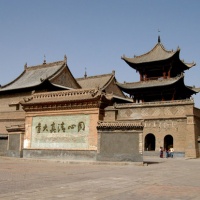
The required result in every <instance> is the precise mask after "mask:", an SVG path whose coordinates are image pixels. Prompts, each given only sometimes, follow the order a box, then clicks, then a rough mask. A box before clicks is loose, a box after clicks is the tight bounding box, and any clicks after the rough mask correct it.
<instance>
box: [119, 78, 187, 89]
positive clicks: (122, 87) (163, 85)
mask: <svg viewBox="0 0 200 200" xmlns="http://www.w3.org/2000/svg"><path fill="white" fill-rule="evenodd" d="M181 79H183V76H180V77H177V78H176V79H174V81H171V82H169V83H168V84H167V83H166V84H162V85H161V84H160V85H159V84H157V85H150V84H149V81H146V82H145V83H146V84H145V85H144V86H143V87H141V86H138V87H137V86H135V87H131V86H130V84H132V83H124V84H123V83H118V82H117V83H116V84H117V85H118V86H119V87H120V88H121V89H122V90H123V89H124V90H133V89H143V88H155V87H165V86H169V85H173V84H176V83H177V82H178V81H180V80H181ZM154 82H156V81H155V80H154ZM157 82H158V83H159V80H158V81H157ZM166 82H167V81H166ZM139 83H140V82H139ZM142 83H144V81H141V84H142ZM133 84H134V83H133ZM128 85H129V86H128Z"/></svg>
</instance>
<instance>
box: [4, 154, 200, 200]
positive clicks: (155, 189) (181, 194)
mask: <svg viewBox="0 0 200 200" xmlns="http://www.w3.org/2000/svg"><path fill="white" fill-rule="evenodd" d="M144 161H145V164H144V165H136V164H135V163H98V162H96V163H93V162H66V161H62V160H39V159H32V160H31V159H22V158H6V157H0V200H35V199H37V200H44V199H48V200H55V199H56V200H59V199H65V200H77V199H80V200H92V199H97V200H100V199H106V200H118V199H119V200H122V199H123V200H134V199H135V200H138V199H140V200H146V199H148V200H160V199H162V200H190V199H192V200H199V199H200V173H199V171H200V159H184V158H173V159H172V158H168V159H166V158H163V159H161V158H157V157H145V158H144Z"/></svg>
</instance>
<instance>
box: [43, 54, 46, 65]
mask: <svg viewBox="0 0 200 200" xmlns="http://www.w3.org/2000/svg"><path fill="white" fill-rule="evenodd" d="M45 64H46V56H45V54H44V61H43V65H45Z"/></svg>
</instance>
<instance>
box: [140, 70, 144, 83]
mask: <svg viewBox="0 0 200 200" xmlns="http://www.w3.org/2000/svg"><path fill="white" fill-rule="evenodd" d="M140 81H143V74H142V73H141V72H140Z"/></svg>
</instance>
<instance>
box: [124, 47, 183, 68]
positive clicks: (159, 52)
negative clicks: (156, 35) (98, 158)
mask: <svg viewBox="0 0 200 200" xmlns="http://www.w3.org/2000/svg"><path fill="white" fill-rule="evenodd" d="M179 51H180V49H177V50H176V51H167V50H166V49H165V47H164V46H163V45H162V44H161V43H157V44H156V46H155V47H154V48H153V49H152V50H151V51H149V52H147V53H145V54H143V55H140V56H134V57H133V58H127V57H126V56H123V57H122V59H123V60H125V61H127V62H130V63H135V64H139V63H147V62H153V61H160V60H166V59H168V58H170V57H172V56H173V55H174V54H176V53H177V52H178V53H179Z"/></svg>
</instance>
